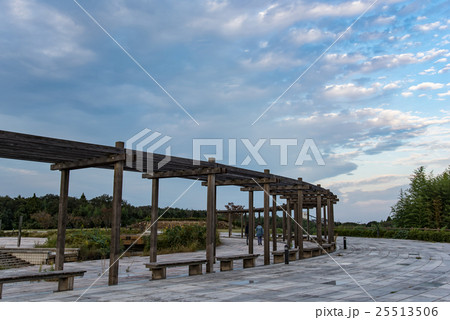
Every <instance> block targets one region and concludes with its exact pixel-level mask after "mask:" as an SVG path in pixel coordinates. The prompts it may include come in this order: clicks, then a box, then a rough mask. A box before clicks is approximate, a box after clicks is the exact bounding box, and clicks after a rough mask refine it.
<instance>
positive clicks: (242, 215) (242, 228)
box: [241, 213, 244, 239]
mask: <svg viewBox="0 0 450 320" xmlns="http://www.w3.org/2000/svg"><path fill="white" fill-rule="evenodd" d="M242 238H244V214H243V213H241V239H242Z"/></svg>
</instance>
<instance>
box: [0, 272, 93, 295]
mask: <svg viewBox="0 0 450 320" xmlns="http://www.w3.org/2000/svg"><path fill="white" fill-rule="evenodd" d="M85 272H86V271H85V270H76V271H65V270H60V271H50V272H27V273H17V274H14V275H10V276H0V299H1V298H2V290H3V284H4V283H13V282H22V281H39V280H55V279H56V280H58V290H56V291H55V292H59V291H68V290H73V282H74V278H75V277H82V276H83V275H84V273H85Z"/></svg>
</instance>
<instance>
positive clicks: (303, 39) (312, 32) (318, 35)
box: [290, 29, 336, 46]
mask: <svg viewBox="0 0 450 320" xmlns="http://www.w3.org/2000/svg"><path fill="white" fill-rule="evenodd" d="M290 37H291V40H292V42H294V43H295V44H297V45H299V46H301V45H303V44H308V43H314V42H319V41H322V40H324V39H333V38H335V37H336V35H335V34H334V33H331V32H328V31H321V30H320V29H309V30H306V29H294V30H292V31H291V33H290Z"/></svg>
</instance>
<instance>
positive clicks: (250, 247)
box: [248, 191, 255, 254]
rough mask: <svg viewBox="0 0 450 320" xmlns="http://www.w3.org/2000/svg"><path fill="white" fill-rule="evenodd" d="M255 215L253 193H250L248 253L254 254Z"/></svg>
mask: <svg viewBox="0 0 450 320" xmlns="http://www.w3.org/2000/svg"><path fill="white" fill-rule="evenodd" d="M254 221H255V213H254V212H253V191H249V192H248V253H249V254H253V238H254V237H255V222H254Z"/></svg>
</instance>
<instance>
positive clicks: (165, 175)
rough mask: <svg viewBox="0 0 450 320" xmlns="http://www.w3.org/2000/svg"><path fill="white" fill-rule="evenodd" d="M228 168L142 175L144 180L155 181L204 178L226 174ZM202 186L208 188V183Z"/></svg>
mask: <svg viewBox="0 0 450 320" xmlns="http://www.w3.org/2000/svg"><path fill="white" fill-rule="evenodd" d="M226 172H227V169H226V168H208V167H204V168H198V169H190V170H173V171H159V172H153V173H151V174H150V173H144V174H142V178H143V179H155V178H182V177H189V176H202V175H205V176H206V175H208V174H212V173H215V174H219V173H226ZM202 185H204V186H206V185H207V183H206V182H203V183H202Z"/></svg>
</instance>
